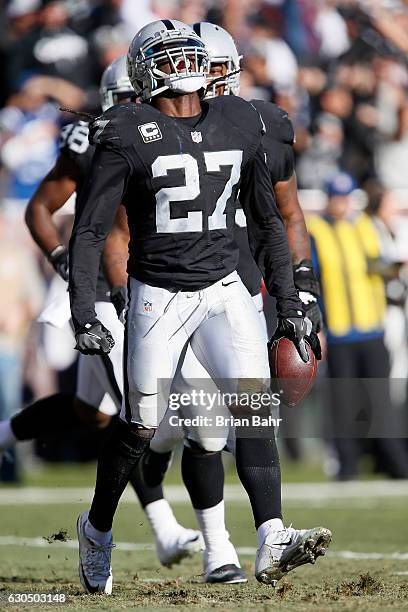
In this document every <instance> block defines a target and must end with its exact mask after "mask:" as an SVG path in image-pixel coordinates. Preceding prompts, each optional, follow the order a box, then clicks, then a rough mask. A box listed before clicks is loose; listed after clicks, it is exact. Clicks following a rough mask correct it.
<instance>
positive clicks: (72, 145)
mask: <svg viewBox="0 0 408 612" xmlns="http://www.w3.org/2000/svg"><path fill="white" fill-rule="evenodd" d="M88 133H89V124H88V123H87V122H86V121H75V122H74V123H69V124H68V125H64V127H63V128H62V130H61V132H60V136H59V141H58V148H59V150H60V151H61V152H65V153H68V154H70V155H71V156H72V155H82V154H83V153H86V151H87V150H88V147H89V141H88Z"/></svg>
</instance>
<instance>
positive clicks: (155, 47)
mask: <svg viewBox="0 0 408 612" xmlns="http://www.w3.org/2000/svg"><path fill="white" fill-rule="evenodd" d="M165 64H169V65H170V73H167V72H164V71H163V70H162V68H163V67H164V65H165ZM208 66H209V58H208V52H207V50H206V48H205V46H204V43H203V42H202V40H201V39H200V37H199V36H197V34H196V33H195V32H194V30H193V29H192V28H191V27H190V26H188V25H186V24H185V23H183V22H182V21H177V20H176V19H163V20H160V21H154V22H153V23H149V24H148V25H146V26H145V27H144V28H142V29H141V30H140V31H139V32H138V33H137V34H136V36H135V37H134V39H133V41H132V43H131V45H130V47H129V52H128V55H127V69H128V75H129V79H130V82H131V83H132V85H133V88H134V90H135V92H136V95H137V96H138V97H139V98H140V99H141V100H142V101H145V100H150V99H151V98H153V97H154V96H157V95H158V94H160V93H162V92H164V91H166V90H169V91H172V92H174V93H178V94H186V93H192V92H193V91H199V90H200V89H203V90H205V86H206V72H207V70H208Z"/></svg>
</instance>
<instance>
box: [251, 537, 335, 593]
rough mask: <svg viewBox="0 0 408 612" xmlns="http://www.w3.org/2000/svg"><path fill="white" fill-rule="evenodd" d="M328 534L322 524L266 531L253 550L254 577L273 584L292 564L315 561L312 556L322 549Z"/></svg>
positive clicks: (326, 545) (322, 550) (290, 568)
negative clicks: (263, 537) (305, 527)
mask: <svg viewBox="0 0 408 612" xmlns="http://www.w3.org/2000/svg"><path fill="white" fill-rule="evenodd" d="M331 538H332V534H331V531H330V530H329V529H326V528H325V527H314V528H313V529H293V527H288V528H287V529H282V530H281V531H269V533H268V534H267V536H266V538H265V540H264V543H263V544H262V546H261V547H260V548H259V549H258V551H257V554H256V561H255V578H256V579H257V580H258V581H259V582H263V583H264V584H271V585H272V586H275V585H276V583H277V581H278V580H280V579H281V578H283V576H285V575H286V574H287V573H288V572H290V571H292V570H293V569H295V568H296V567H299V566H300V565H304V564H305V563H316V559H317V558H318V557H320V556H323V555H324V554H325V553H326V548H327V547H328V546H329V544H330V542H331Z"/></svg>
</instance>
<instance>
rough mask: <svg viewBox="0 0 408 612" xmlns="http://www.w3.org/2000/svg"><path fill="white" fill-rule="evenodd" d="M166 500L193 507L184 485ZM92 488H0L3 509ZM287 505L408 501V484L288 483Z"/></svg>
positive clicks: (84, 498) (131, 497) (65, 498)
mask: <svg viewBox="0 0 408 612" xmlns="http://www.w3.org/2000/svg"><path fill="white" fill-rule="evenodd" d="M165 494H166V498H167V499H168V501H169V502H172V503H189V497H188V494H187V491H186V489H185V488H184V486H182V485H169V486H165ZM92 495H93V489H92V488H91V487H75V488H71V487H68V488H65V487H54V488H51V487H50V488H48V487H22V488H12V487H0V506H7V505H19V504H24V505H27V504H67V503H68V504H85V503H89V502H90V501H91V499H92ZM282 497H283V501H284V502H291V501H293V502H302V504H309V505H313V506H316V505H320V503H322V504H323V503H331V502H333V501H336V502H338V501H340V502H343V503H344V500H345V499H354V500H362V501H363V502H364V503H365V502H366V500H367V499H370V498H371V500H375V499H380V498H381V499H382V498H388V497H391V498H393V497H408V481H407V480H398V481H392V480H368V481H353V482H344V483H343V482H317V483H313V482H308V483H288V484H285V485H283V487H282ZM247 499H248V498H247V495H246V493H245V491H244V490H243V488H242V486H241V485H239V484H236V485H226V486H225V500H226V501H227V502H234V501H237V502H238V501H239V502H241V501H245V502H246V501H247ZM129 502H130V503H132V502H133V503H135V502H136V497H135V494H134V492H133V491H132V490H131V489H130V488H128V489H127V490H126V491H125V493H124V494H123V496H122V498H121V503H129Z"/></svg>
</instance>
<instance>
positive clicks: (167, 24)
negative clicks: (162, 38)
mask: <svg viewBox="0 0 408 612" xmlns="http://www.w3.org/2000/svg"><path fill="white" fill-rule="evenodd" d="M162 21H163V23H164V25H165V26H166V28H167V29H168V30H175V29H176V28H175V27H174V25H173V24H172V23H171V21H170V19H162Z"/></svg>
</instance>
